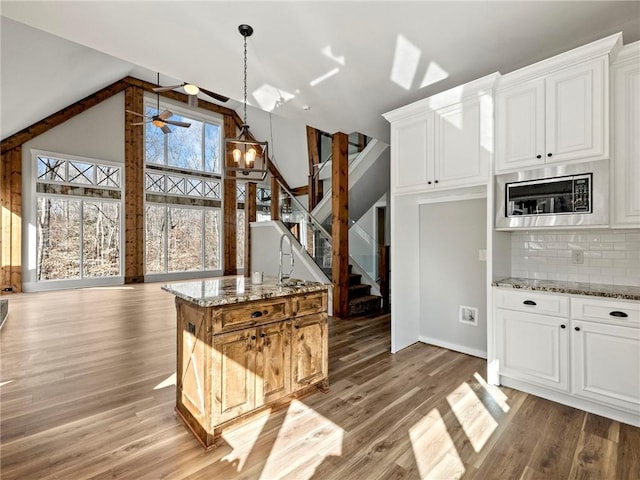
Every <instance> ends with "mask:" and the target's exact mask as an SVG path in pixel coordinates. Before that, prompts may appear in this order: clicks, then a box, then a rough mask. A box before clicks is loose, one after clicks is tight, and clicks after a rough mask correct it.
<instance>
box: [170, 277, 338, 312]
mask: <svg viewBox="0 0 640 480" xmlns="http://www.w3.org/2000/svg"><path fill="white" fill-rule="evenodd" d="M276 283H277V279H276V278H275V277H264V280H263V282H262V283H261V284H259V285H254V284H253V283H251V279H250V278H245V277H243V276H240V275H239V276H233V277H216V278H208V279H205V280H195V281H188V282H181V283H169V284H166V285H162V287H161V288H162V290H164V291H166V292H169V293H172V294H173V295H175V296H177V297H180V298H182V299H183V300H187V301H189V302H192V303H195V304H196V305H199V306H201V307H213V306H218V305H228V304H232V303H243V302H251V301H254V300H264V299H268V298H276V297H286V296H288V295H295V294H299V293H310V292H318V291H321V290H327V289H329V288H331V285H330V284H326V283H320V282H311V281H307V280H298V279H293V278H292V279H288V280H286V281H285V284H286V285H285V286H278V285H276Z"/></svg>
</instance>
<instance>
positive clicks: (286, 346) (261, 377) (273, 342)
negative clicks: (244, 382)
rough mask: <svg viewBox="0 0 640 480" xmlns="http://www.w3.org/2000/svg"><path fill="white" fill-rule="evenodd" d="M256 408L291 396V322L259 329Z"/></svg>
mask: <svg viewBox="0 0 640 480" xmlns="http://www.w3.org/2000/svg"><path fill="white" fill-rule="evenodd" d="M257 333H258V351H257V355H256V405H255V406H256V407H259V406H260V405H264V404H265V403H269V402H271V401H273V400H277V399H278V398H280V397H284V396H285V395H287V394H289V393H291V375H290V372H291V323H290V322H278V323H276V324H273V325H269V326H266V327H262V328H259V329H258V330H257Z"/></svg>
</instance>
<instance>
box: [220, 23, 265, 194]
mask: <svg viewBox="0 0 640 480" xmlns="http://www.w3.org/2000/svg"><path fill="white" fill-rule="evenodd" d="M238 31H239V32H240V35H242V36H243V37H244V117H243V119H242V126H241V127H240V135H239V136H238V137H236V138H225V139H224V144H225V152H227V154H228V153H229V152H230V153H231V155H232V157H233V166H230V165H228V166H225V176H227V177H235V178H236V180H238V181H245V182H254V183H257V182H261V181H262V180H264V179H265V178H266V176H267V172H268V168H267V167H268V165H267V162H268V161H269V160H268V158H269V156H268V152H269V145H268V143H267V142H259V141H257V140H255V139H254V138H253V135H252V134H251V133H249V125H248V124H247V37H250V36H251V35H252V34H253V28H252V27H251V26H250V25H244V24H243V25H240V26H239V27H238Z"/></svg>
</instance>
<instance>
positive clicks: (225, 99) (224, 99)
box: [200, 87, 229, 103]
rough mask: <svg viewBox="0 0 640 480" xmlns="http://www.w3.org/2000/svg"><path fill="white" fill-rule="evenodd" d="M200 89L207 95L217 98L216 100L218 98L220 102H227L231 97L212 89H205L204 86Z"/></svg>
mask: <svg viewBox="0 0 640 480" xmlns="http://www.w3.org/2000/svg"><path fill="white" fill-rule="evenodd" d="M200 91H201V92H202V93H204V94H205V95H207V96H209V97H211V98H213V99H215V100H218V101H219V102H223V103H224V102H226V101H227V100H229V97H225V96H224V95H220V94H219V93H216V92H212V91H210V90H205V89H204V88H202V87H200Z"/></svg>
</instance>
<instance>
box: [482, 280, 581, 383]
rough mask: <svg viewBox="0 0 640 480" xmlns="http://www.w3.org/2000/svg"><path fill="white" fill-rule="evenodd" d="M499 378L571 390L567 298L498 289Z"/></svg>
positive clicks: (496, 294) (496, 298) (496, 319)
mask: <svg viewBox="0 0 640 480" xmlns="http://www.w3.org/2000/svg"><path fill="white" fill-rule="evenodd" d="M494 298H495V305H496V307H497V308H496V313H495V317H496V318H495V321H496V341H497V353H498V363H499V372H500V375H504V376H507V377H510V378H515V379H517V380H522V381H525V382H531V383H534V384H536V385H541V386H544V387H547V388H553V389H555V390H560V391H565V392H566V391H569V335H568V324H569V318H568V303H569V299H568V297H566V296H564V295H551V294H540V293H534V292H528V291H519V290H505V289H495V293H494Z"/></svg>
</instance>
